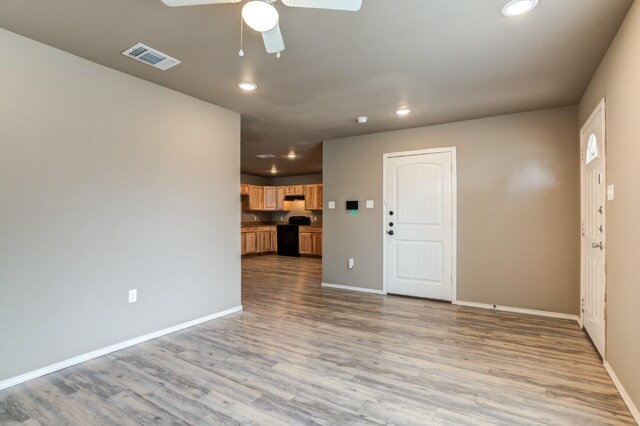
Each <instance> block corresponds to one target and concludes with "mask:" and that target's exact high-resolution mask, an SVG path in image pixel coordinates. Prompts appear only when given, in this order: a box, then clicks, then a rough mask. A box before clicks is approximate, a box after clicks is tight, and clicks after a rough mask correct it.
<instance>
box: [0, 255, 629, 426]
mask: <svg viewBox="0 0 640 426" xmlns="http://www.w3.org/2000/svg"><path fill="white" fill-rule="evenodd" d="M242 265H243V269H242V279H243V288H242V297H243V305H244V311H243V312H240V313H236V314H232V315H229V316H227V317H223V318H220V319H216V320H213V321H211V322H208V323H205V324H202V325H199V326H196V327H192V328H190V329H187V330H183V331H181V332H177V333H174V334H171V335H168V336H165V337H162V338H159V339H156V340H152V341H149V342H146V343H143V344H140V345H137V346H135V347H131V348H128V349H125V350H122V351H119V352H115V353H113V354H110V355H107V356H104V357H101V358H98V359H95V360H93V361H89V362H86V363H83V364H80V365H78V366H75V367H71V368H68V369H65V370H62V371H60V372H57V373H54V374H50V375H48V376H45V377H42V378H39V379H36V380H33V381H31V382H28V383H25V384H22V385H19V386H16V387H14V388H11V389H8V390H5V391H1V392H0V424H3V425H4V424H31V425H38V424H40V425H45V424H47V425H49V424H51V425H53V424H78V425H80V424H81V425H87V424H118V425H125V424H260V425H271V424H282V425H285V424H286V425H291V424H316V425H318V424H321V425H329V424H349V425H356V424H357V425H363V424H375V425H381V424H396V425H423V424H436V425H443V424H450V425H463V424H466V425H479V424H503V425H537V424H554V425H581V424H599V425H600V424H608V425H622V424H630V425H631V424H634V422H633V420H632V418H631V415H630V413H629V411H628V410H627V408H626V407H625V405H624V402H623V401H622V399H621V398H620V396H619V395H618V393H617V391H616V389H615V387H614V386H613V384H612V382H611V380H610V379H609V377H608V376H607V373H606V372H605V370H604V368H603V367H602V362H601V360H600V358H599V357H598V355H597V354H596V352H595V350H594V348H593V347H592V345H591V343H590V342H589V340H588V339H587V338H586V336H585V334H584V333H583V332H582V330H580V328H579V327H578V326H577V324H576V323H575V322H572V321H568V320H558V319H549V318H541V317H533V316H526V315H520V314H513V313H506V312H494V311H490V310H482V309H474V308H465V307H458V306H452V305H450V304H446V303H437V302H430V301H425V300H417V299H410V298H401V297H392V296H387V297H385V296H379V295H372V294H364V293H353V292H347V291H340V290H332V289H323V288H321V287H320V280H321V260H320V259H316V258H291V257H278V256H273V255H268V256H257V257H248V258H245V259H243V260H242Z"/></svg>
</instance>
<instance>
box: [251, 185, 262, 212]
mask: <svg viewBox="0 0 640 426" xmlns="http://www.w3.org/2000/svg"><path fill="white" fill-rule="evenodd" d="M249 210H264V188H263V187H261V186H254V185H250V186H249Z"/></svg>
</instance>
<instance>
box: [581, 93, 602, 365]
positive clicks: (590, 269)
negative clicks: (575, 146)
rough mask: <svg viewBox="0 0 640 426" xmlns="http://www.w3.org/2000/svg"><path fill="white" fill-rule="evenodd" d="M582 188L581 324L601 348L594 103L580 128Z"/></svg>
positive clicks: (598, 118)
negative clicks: (591, 111) (590, 113)
mask: <svg viewBox="0 0 640 426" xmlns="http://www.w3.org/2000/svg"><path fill="white" fill-rule="evenodd" d="M580 145H581V160H582V161H581V163H582V166H581V181H582V183H581V188H582V196H581V199H582V203H581V204H582V249H581V253H582V255H581V274H580V276H581V279H580V281H581V284H580V288H581V293H582V312H581V314H582V324H583V326H584V328H585V329H586V330H587V333H588V334H589V336H590V337H591V340H593V343H594V345H595V347H596V348H597V349H598V351H599V352H600V355H602V356H603V357H604V355H605V352H604V349H605V281H606V275H605V247H606V246H605V236H606V228H605V226H606V223H605V217H606V216H605V214H606V205H605V199H606V180H605V165H606V163H605V108H604V100H603V101H602V102H601V103H600V105H598V108H597V109H596V110H595V111H594V113H593V114H592V116H591V117H590V118H589V120H588V121H587V123H586V124H585V126H584V127H583V128H582V131H581V132H580Z"/></svg>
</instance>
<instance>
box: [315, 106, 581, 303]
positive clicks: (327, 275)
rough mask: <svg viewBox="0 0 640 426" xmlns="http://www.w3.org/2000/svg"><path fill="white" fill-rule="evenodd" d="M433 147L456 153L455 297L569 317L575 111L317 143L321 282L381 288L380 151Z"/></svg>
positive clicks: (574, 296) (574, 288) (575, 252)
mask: <svg viewBox="0 0 640 426" xmlns="http://www.w3.org/2000/svg"><path fill="white" fill-rule="evenodd" d="M439 147H456V148H457V166H458V174H457V177H458V198H457V200H458V239H457V244H458V268H457V274H458V299H459V300H463V301H468V302H478V303H487V304H497V305H504V306H511V307H517V308H526V309H537V310H545V311H553V312H561V313H567V314H577V313H578V306H579V291H580V288H579V261H580V259H579V247H580V246H579V242H580V240H579V235H580V234H579V232H580V224H579V222H580V212H579V193H580V184H579V165H580V164H579V161H578V155H579V148H578V129H577V126H576V109H575V108H562V109H550V110H543V111H536V112H528V113H522V114H515V115H506V116H500V117H493V118H485V119H480V120H471V121H464V122H457V123H452V124H444V125H438V126H431V127H422V128H416V129H410V130H401V131H394V132H387V133H378V134H371V135H366V136H358V137H351V138H344V139H336V140H329V141H325V142H324V152H323V158H324V166H323V177H324V202H325V205H326V204H327V202H329V201H335V202H336V203H337V208H336V209H335V210H325V212H324V233H323V248H324V249H323V258H322V265H323V281H324V282H326V283H329V284H341V285H347V286H354V287H363V288H369V289H376V290H381V289H382V288H383V267H382V262H383V238H386V237H385V234H384V226H383V211H384V209H383V154H385V153H392V152H400V151H411V150H419V149H428V148H439ZM350 199H353V200H359V201H360V205H361V206H362V207H361V208H360V211H359V212H358V214H357V215H350V214H348V213H347V212H346V211H345V201H346V200H350ZM368 199H371V200H374V201H375V208H374V209H365V208H364V202H365V200H368ZM350 257H352V258H355V267H354V268H353V269H351V270H349V269H348V268H347V261H348V258H350Z"/></svg>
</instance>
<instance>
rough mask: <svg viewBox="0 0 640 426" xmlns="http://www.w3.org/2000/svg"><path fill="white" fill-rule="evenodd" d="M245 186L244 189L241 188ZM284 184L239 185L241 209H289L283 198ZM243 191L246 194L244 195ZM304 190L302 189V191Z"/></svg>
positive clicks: (288, 204) (289, 206)
mask: <svg viewBox="0 0 640 426" xmlns="http://www.w3.org/2000/svg"><path fill="white" fill-rule="evenodd" d="M243 186H246V189H245V188H243ZM286 188H287V187H286V186H257V185H246V184H243V185H241V186H240V195H241V196H242V210H244V211H289V210H291V205H290V203H289V202H288V201H285V200H284V197H285V193H286ZM243 191H245V192H246V195H245V192H243ZM303 192H304V191H303Z"/></svg>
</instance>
